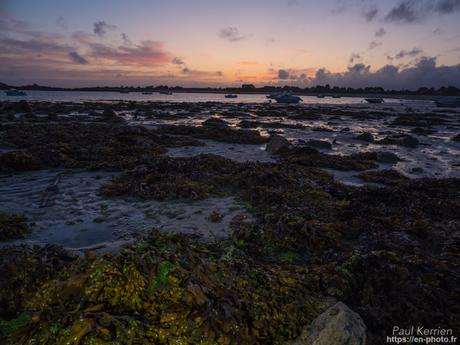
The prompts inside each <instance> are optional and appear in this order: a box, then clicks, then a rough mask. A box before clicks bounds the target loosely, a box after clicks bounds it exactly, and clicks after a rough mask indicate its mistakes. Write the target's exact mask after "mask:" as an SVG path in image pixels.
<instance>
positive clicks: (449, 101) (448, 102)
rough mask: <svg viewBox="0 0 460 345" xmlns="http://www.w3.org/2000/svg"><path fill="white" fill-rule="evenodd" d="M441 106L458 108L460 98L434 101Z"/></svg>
mask: <svg viewBox="0 0 460 345" xmlns="http://www.w3.org/2000/svg"><path fill="white" fill-rule="evenodd" d="M434 102H435V103H436V105H437V106H438V107H441V108H457V107H460V98H458V97H457V98H447V99H441V100H437V101H434Z"/></svg>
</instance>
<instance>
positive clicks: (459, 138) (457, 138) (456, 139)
mask: <svg viewBox="0 0 460 345" xmlns="http://www.w3.org/2000/svg"><path fill="white" fill-rule="evenodd" d="M452 141H457V142H460V134H457V135H456V136H455V137H453V138H452Z"/></svg>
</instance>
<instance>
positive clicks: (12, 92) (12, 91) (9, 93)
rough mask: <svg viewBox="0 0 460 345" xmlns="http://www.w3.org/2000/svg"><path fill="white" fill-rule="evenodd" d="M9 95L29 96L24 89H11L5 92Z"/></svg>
mask: <svg viewBox="0 0 460 345" xmlns="http://www.w3.org/2000/svg"><path fill="white" fill-rule="evenodd" d="M5 93H6V95H7V96H27V94H26V93H25V92H24V91H19V90H16V89H9V90H8V91H6V92H5Z"/></svg>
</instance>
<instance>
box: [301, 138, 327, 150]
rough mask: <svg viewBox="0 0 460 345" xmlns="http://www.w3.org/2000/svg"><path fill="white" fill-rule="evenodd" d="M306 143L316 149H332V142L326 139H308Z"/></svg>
mask: <svg viewBox="0 0 460 345" xmlns="http://www.w3.org/2000/svg"><path fill="white" fill-rule="evenodd" d="M306 145H307V146H311V147H316V148H318V149H327V150H330V149H332V144H331V143H330V142H329V141H327V140H317V139H310V140H308V141H307V142H306Z"/></svg>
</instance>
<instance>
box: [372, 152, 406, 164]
mask: <svg viewBox="0 0 460 345" xmlns="http://www.w3.org/2000/svg"><path fill="white" fill-rule="evenodd" d="M399 161H400V159H399V157H398V156H397V155H396V154H394V153H393V152H387V151H383V152H377V162H380V163H397V162H399Z"/></svg>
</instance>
